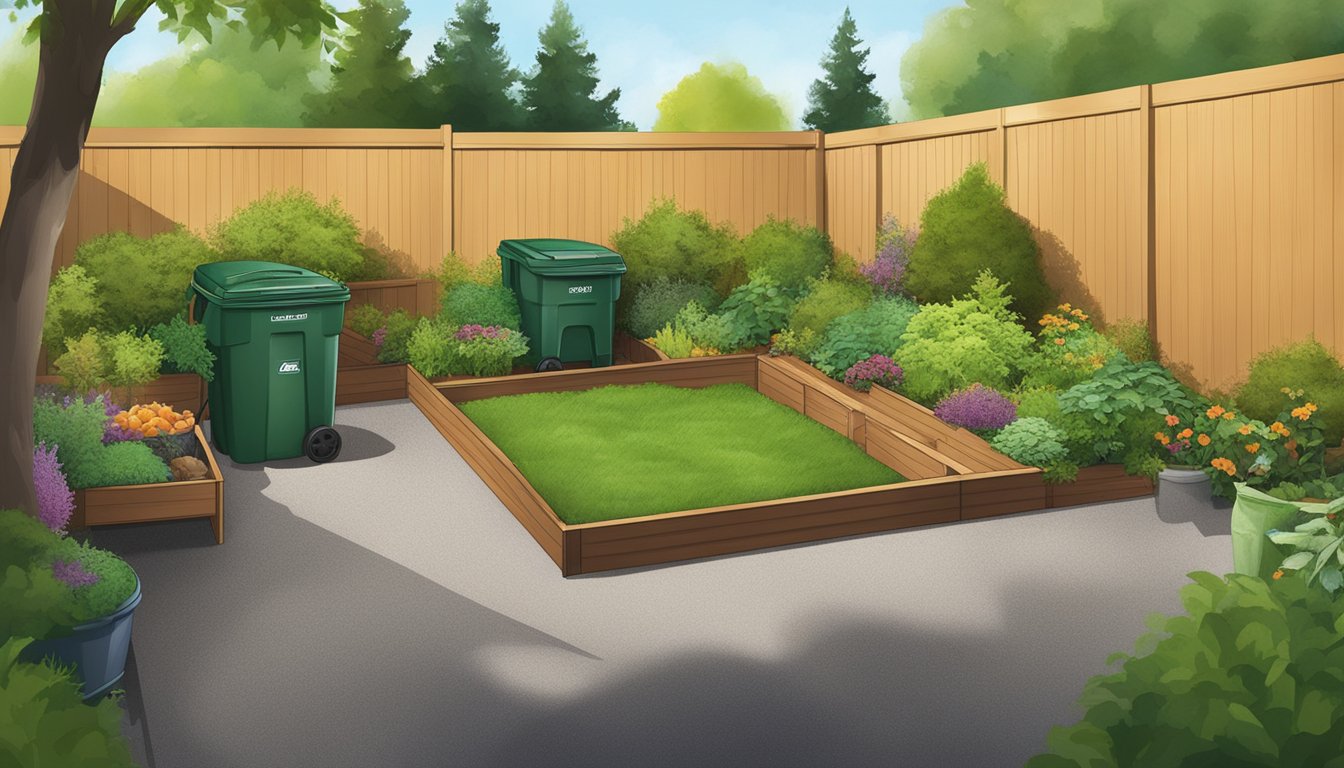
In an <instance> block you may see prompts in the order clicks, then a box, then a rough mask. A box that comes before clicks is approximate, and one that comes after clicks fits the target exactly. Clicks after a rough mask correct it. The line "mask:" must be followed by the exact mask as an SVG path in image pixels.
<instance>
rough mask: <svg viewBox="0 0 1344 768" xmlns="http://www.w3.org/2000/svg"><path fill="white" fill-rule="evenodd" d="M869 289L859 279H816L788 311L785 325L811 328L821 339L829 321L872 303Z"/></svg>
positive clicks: (791, 327) (794, 327) (804, 328)
mask: <svg viewBox="0 0 1344 768" xmlns="http://www.w3.org/2000/svg"><path fill="white" fill-rule="evenodd" d="M872 300H873V292H872V289H871V288H870V287H868V286H866V285H864V284H862V283H853V282H845V281H841V280H834V279H826V280H816V281H814V282H812V283H811V284H809V287H808V291H807V293H806V294H804V295H803V297H802V298H801V299H799V300H798V303H797V304H795V305H794V307H793V312H791V313H790V314H789V319H788V324H787V327H788V328H789V329H791V330H793V331H794V332H796V333H802V332H804V331H811V332H812V334H813V335H814V336H815V337H816V338H818V339H820V338H821V337H822V335H823V334H824V333H825V332H826V327H827V326H828V325H830V324H831V321H833V320H835V319H836V318H837V317H840V316H842V315H848V314H849V313H851V312H857V311H859V310H861V309H863V308H864V307H866V306H868V305H869V304H870V303H872Z"/></svg>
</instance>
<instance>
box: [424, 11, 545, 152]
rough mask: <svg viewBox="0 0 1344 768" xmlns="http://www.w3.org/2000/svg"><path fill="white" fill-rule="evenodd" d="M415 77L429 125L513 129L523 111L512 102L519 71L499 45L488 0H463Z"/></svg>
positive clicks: (468, 129) (473, 129) (490, 129)
mask: <svg viewBox="0 0 1344 768" xmlns="http://www.w3.org/2000/svg"><path fill="white" fill-rule="evenodd" d="M443 32H444V35H443V37H442V38H440V39H439V41H438V42H437V43H435V44H434V52H433V53H432V54H430V56H429V61H428V63H427V64H426V66H425V72H424V74H423V75H422V76H421V78H420V84H421V86H422V92H421V98H422V99H424V100H425V101H426V102H427V103H426V105H425V106H426V107H427V109H428V114H429V116H430V122H431V123H435V124H438V123H447V124H451V125H452V126H453V128H454V129H455V130H459V131H513V130H517V129H519V128H520V127H522V124H523V113H522V110H521V109H520V108H519V106H518V103H517V102H516V101H514V98H513V93H512V91H513V89H514V86H515V85H516V84H517V83H518V79H519V77H520V75H519V74H518V70H516V69H514V68H513V67H512V66H511V65H510V64H509V56H508V54H507V53H505V52H504V48H503V46H501V45H500V44H499V25H498V24H496V23H494V22H493V21H491V20H490V3H489V2H488V1H487V0H462V2H460V3H458V4H457V15H456V16H455V17H454V18H453V19H452V20H450V21H449V22H448V23H447V24H445V25H444V28H443Z"/></svg>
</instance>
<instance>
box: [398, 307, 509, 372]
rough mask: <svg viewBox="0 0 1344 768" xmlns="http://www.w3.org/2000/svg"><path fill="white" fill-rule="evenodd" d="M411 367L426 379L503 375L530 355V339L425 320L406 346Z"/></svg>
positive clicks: (503, 330) (495, 328)
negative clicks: (464, 375)
mask: <svg viewBox="0 0 1344 768" xmlns="http://www.w3.org/2000/svg"><path fill="white" fill-rule="evenodd" d="M407 350H408V352H409V353H410V359H411V365H413V366H414V367H415V369H416V370H418V371H420V373H422V374H424V375H425V376H429V377H434V376H448V375H457V374H466V375H470V376H503V375H504V374H506V373H508V372H509V371H511V370H513V362H514V360H516V359H517V358H519V357H522V356H523V355H525V354H527V337H525V336H523V335H522V334H521V333H519V332H517V331H513V330H510V329H508V328H501V327H499V326H494V325H489V326H482V325H474V324H473V325H464V326H461V327H458V328H452V329H450V328H449V327H447V326H445V325H444V324H443V323H442V322H441V321H435V320H429V319H422V320H421V322H420V323H419V325H417V326H416V329H415V331H414V332H413V333H412V334H411V339H410V341H409V343H408V344H407Z"/></svg>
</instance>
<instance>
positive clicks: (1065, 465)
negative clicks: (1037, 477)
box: [1041, 459, 1078, 483]
mask: <svg viewBox="0 0 1344 768" xmlns="http://www.w3.org/2000/svg"><path fill="white" fill-rule="evenodd" d="M1041 479H1043V480H1045V482H1047V483H1072V482H1073V481H1075V480H1077V479H1078V465H1077V464H1075V463H1073V462H1072V461H1069V460H1067V459H1064V460H1061V461H1057V462H1055V463H1054V464H1051V465H1050V466H1048V467H1046V468H1045V471H1044V472H1042V473H1041Z"/></svg>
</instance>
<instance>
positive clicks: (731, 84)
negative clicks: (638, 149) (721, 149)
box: [653, 62, 789, 131]
mask: <svg viewBox="0 0 1344 768" xmlns="http://www.w3.org/2000/svg"><path fill="white" fill-rule="evenodd" d="M788 129H789V116H788V114H786V113H785V111H784V107H783V105H781V104H780V102H779V99H777V98H775V97H774V96H772V95H771V94H770V93H768V92H767V91H766V90H765V86H764V85H762V84H761V81H760V79H759V78H757V77H754V76H752V75H751V73H749V72H747V68H746V67H745V66H744V65H742V64H739V63H736V62H729V63H726V64H711V63H709V62H705V63H704V64H702V65H700V69H699V70H697V71H696V72H694V73H692V74H689V75H687V76H686V77H683V78H682V79H681V82H679V83H677V86H676V87H675V88H673V89H672V90H670V91H668V92H667V93H665V94H663V97H662V98H661V99H659V100H658V121H657V122H655V123H654V124H653V130H655V131H786V130H788Z"/></svg>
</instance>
